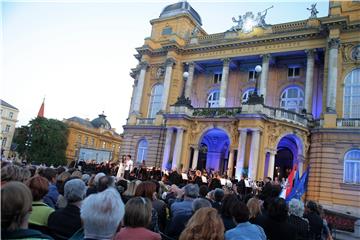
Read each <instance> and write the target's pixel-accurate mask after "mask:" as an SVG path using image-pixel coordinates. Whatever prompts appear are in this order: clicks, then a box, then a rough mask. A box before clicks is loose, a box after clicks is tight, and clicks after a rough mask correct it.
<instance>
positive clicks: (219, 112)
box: [167, 104, 310, 127]
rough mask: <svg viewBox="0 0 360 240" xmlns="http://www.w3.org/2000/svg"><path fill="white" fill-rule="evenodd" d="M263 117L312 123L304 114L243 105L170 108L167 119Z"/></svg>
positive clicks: (300, 123)
mask: <svg viewBox="0 0 360 240" xmlns="http://www.w3.org/2000/svg"><path fill="white" fill-rule="evenodd" d="M254 114H256V115H263V116H266V117H267V118H272V119H276V120H281V121H287V122H291V123H294V124H297V125H301V126H304V127H307V126H308V124H309V123H310V121H309V120H308V119H307V117H306V116H305V115H303V114H299V113H296V112H292V111H288V110H285V109H281V108H273V107H268V106H264V105H262V104H257V105H243V106H242V107H233V108H192V109H190V108H187V107H185V106H172V107H170V114H167V117H177V116H179V115H182V116H188V117H192V118H242V117H247V116H249V115H254Z"/></svg>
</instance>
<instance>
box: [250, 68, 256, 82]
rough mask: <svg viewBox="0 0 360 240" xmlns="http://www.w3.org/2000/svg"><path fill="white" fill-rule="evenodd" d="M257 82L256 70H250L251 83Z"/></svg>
mask: <svg viewBox="0 0 360 240" xmlns="http://www.w3.org/2000/svg"><path fill="white" fill-rule="evenodd" d="M255 80H256V72H255V70H249V81H255Z"/></svg>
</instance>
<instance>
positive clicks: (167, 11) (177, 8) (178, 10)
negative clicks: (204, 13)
mask: <svg viewBox="0 0 360 240" xmlns="http://www.w3.org/2000/svg"><path fill="white" fill-rule="evenodd" d="M182 13H187V14H190V15H191V16H192V17H193V18H194V20H195V21H196V22H197V23H198V24H199V25H202V21H201V17H200V15H199V14H198V13H197V12H196V11H195V10H194V9H193V8H192V7H191V5H190V3H188V2H186V1H181V2H177V3H174V4H170V5H168V6H166V7H165V8H164V9H163V10H162V12H161V14H160V16H159V18H166V17H172V16H176V15H178V14H182Z"/></svg>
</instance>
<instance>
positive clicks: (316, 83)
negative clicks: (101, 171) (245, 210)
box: [121, 1, 360, 215]
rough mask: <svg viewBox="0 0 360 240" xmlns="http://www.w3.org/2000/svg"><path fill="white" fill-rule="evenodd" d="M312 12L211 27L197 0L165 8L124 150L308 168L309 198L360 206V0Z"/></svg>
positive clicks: (232, 167)
mask: <svg viewBox="0 0 360 240" xmlns="http://www.w3.org/2000/svg"><path fill="white" fill-rule="evenodd" d="M309 10H310V12H309V18H308V19H305V20H302V21H296V22H288V23H283V24H276V25H269V24H267V23H266V21H265V17H266V13H267V10H265V11H263V12H259V13H255V14H254V13H252V12H247V13H246V14H245V15H243V16H239V17H238V18H233V19H232V20H233V22H234V26H233V27H231V28H230V29H229V30H227V31H225V32H221V33H215V34H208V33H206V31H205V30H204V29H203V28H202V27H201V25H202V22H201V17H200V15H199V14H198V13H197V12H196V11H195V10H194V9H193V8H192V7H191V6H190V4H189V3H188V2H178V3H175V4H172V5H169V6H167V7H165V8H164V9H163V11H162V12H161V14H160V16H159V18H157V19H153V20H151V21H150V23H151V25H152V32H151V36H150V37H148V38H146V39H145V43H144V45H143V46H141V47H139V48H137V49H136V50H137V52H138V54H136V55H135V57H136V58H137V59H138V60H139V64H138V66H137V67H136V68H134V69H132V73H131V76H132V77H133V78H134V88H133V94H132V101H131V108H130V112H129V118H128V121H127V124H126V125H125V126H124V140H123V143H122V148H121V153H122V154H131V155H132V156H133V158H134V162H137V163H141V162H142V161H143V160H144V161H145V163H146V165H147V166H157V167H161V168H162V169H175V168H176V169H182V170H187V169H189V168H191V169H207V170H214V171H219V172H221V173H226V174H228V175H229V176H235V177H236V178H239V177H240V176H241V175H242V174H245V175H247V176H248V177H249V178H251V179H263V178H264V177H266V176H270V177H275V176H277V177H279V178H281V177H286V176H287V175H288V173H289V171H290V170H291V169H292V168H293V166H295V165H297V166H298V168H299V169H300V171H302V172H303V171H305V169H306V168H307V167H308V166H310V175H309V184H308V191H307V198H308V199H313V200H316V201H320V202H321V203H322V204H324V205H325V206H332V207H333V208H337V210H341V211H343V210H344V209H342V208H344V207H346V209H347V210H346V211H350V212H351V213H353V214H356V213H357V214H358V215H360V201H359V198H360V3H359V1H346V2H345V1H330V3H329V16H328V17H322V18H318V17H317V10H316V6H314V5H313V6H311V7H310V8H309ZM304 11H306V9H304Z"/></svg>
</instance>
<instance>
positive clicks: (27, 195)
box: [1, 162, 332, 240]
mask: <svg viewBox="0 0 360 240" xmlns="http://www.w3.org/2000/svg"><path fill="white" fill-rule="evenodd" d="M1 164H2V165H1V219H2V220H1V237H2V239H60V240H61V239H73V240H76V239H88V240H90V239H116V240H146V239H149V240H160V239H165V240H174V239H180V240H223V239H225V240H323V239H325V240H329V239H332V238H331V231H330V229H329V226H328V224H327V223H326V220H325V219H324V217H323V214H322V207H321V206H320V205H319V204H317V203H316V202H313V201H308V202H306V204H304V203H303V202H302V201H301V200H298V199H292V200H291V201H290V202H288V203H287V202H286V201H285V200H284V199H282V198H280V197H279V195H280V192H281V186H280V184H278V183H277V182H275V181H272V179H271V178H266V179H265V180H264V182H261V184H256V186H257V187H255V188H251V189H249V188H248V186H247V184H245V183H244V182H245V179H241V180H239V181H236V180H230V179H227V178H226V177H225V179H226V181H225V182H222V181H223V179H221V178H220V176H219V175H218V174H216V173H215V174H207V173H202V172H200V171H196V172H189V174H186V175H187V176H186V177H184V176H183V175H182V174H180V173H178V172H177V171H172V172H170V173H168V172H166V173H162V172H161V171H159V170H157V169H152V170H146V169H145V168H143V169H136V168H134V169H132V170H131V171H129V172H128V173H125V174H120V175H119V174H117V172H118V171H117V170H106V171H101V170H104V169H103V168H100V169H98V171H88V169H89V168H86V167H85V168H84V166H82V167H79V166H74V165H72V166H70V167H58V168H53V167H44V166H41V167H40V166H33V165H22V166H20V165H16V164H13V163H6V162H2V163H1ZM84 169H85V170H84ZM92 169H93V170H94V169H96V167H94V166H92ZM125 171H126V170H125ZM113 175H117V176H113ZM124 175H125V176H124ZM124 177H125V178H124ZM203 177H205V179H204V178H203Z"/></svg>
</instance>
